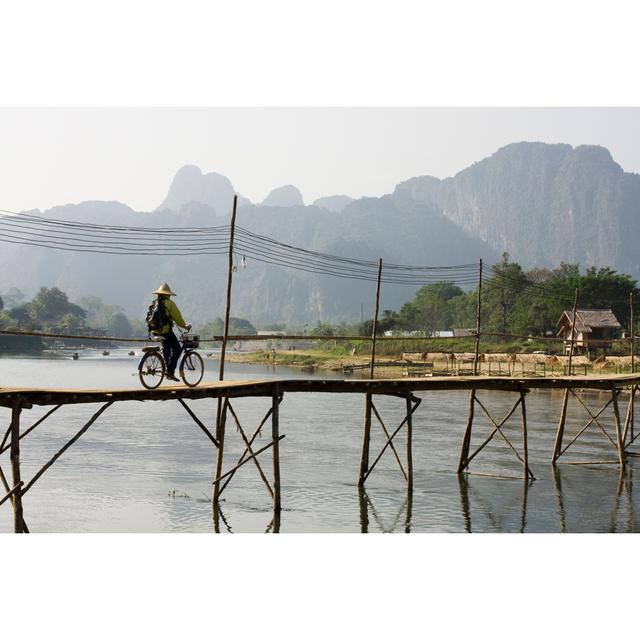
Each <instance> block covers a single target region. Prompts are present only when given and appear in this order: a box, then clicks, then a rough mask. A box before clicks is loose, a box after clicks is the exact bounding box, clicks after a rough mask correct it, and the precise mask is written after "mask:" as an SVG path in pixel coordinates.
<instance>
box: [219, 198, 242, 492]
mask: <svg viewBox="0 0 640 640" xmlns="http://www.w3.org/2000/svg"><path fill="white" fill-rule="evenodd" d="M237 207H238V196H237V194H234V195H233V211H232V213H231V229H230V233H229V252H228V256H227V296H226V302H225V308H224V328H223V335H222V345H221V347H220V366H219V370H218V380H224V360H225V357H226V353H227V340H228V338H229V318H230V314H231V285H232V282H233V240H234V237H235V231H236V212H237ZM222 405H223V400H222V397H220V398H218V408H217V411H216V440H218V442H220V443H221V440H220V434H219V433H218V431H220V427H221V423H222V422H223V420H224V417H223V415H222ZM222 454H223V452H222V444H220V446H219V447H218V455H217V457H216V477H219V476H220V471H221V470H222V467H221V466H220V465H222ZM218 463H219V464H218ZM219 488H220V485H219V484H215V485H214V489H213V492H214V497H213V501H214V502H217V499H218V490H219Z"/></svg>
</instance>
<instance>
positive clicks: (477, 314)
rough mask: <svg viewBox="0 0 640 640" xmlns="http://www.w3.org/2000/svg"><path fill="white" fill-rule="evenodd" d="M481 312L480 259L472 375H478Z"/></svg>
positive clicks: (480, 264)
mask: <svg viewBox="0 0 640 640" xmlns="http://www.w3.org/2000/svg"><path fill="white" fill-rule="evenodd" d="M481 311H482V258H480V263H479V269H478V301H477V305H476V353H475V357H474V359H473V375H474V376H477V375H478V360H479V358H480V312H481Z"/></svg>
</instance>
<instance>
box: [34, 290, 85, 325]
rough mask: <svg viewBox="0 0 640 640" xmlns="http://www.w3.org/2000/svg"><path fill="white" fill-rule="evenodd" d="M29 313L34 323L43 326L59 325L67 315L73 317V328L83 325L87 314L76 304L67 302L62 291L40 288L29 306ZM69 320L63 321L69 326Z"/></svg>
mask: <svg viewBox="0 0 640 640" xmlns="http://www.w3.org/2000/svg"><path fill="white" fill-rule="evenodd" d="M29 313H30V314H31V317H32V319H33V320H34V321H35V322H38V323H40V324H43V325H47V324H48V325H51V324H56V323H61V322H62V320H63V318H64V317H65V316H67V315H70V316H73V318H74V319H75V320H74V326H77V327H80V326H82V324H83V323H84V320H85V318H86V316H87V312H86V311H85V310H84V309H83V308H82V307H79V306H78V305H76V304H73V303H71V302H69V298H68V297H67V294H66V293H64V291H61V290H60V289H58V287H52V288H50V289H48V288H47V287H41V288H40V290H39V291H38V293H37V294H36V295H35V297H34V298H33V300H32V301H31V304H30V305H29ZM70 322H71V320H69V319H68V318H67V319H66V320H65V324H67V325H69V323H70Z"/></svg>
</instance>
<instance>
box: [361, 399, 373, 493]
mask: <svg viewBox="0 0 640 640" xmlns="http://www.w3.org/2000/svg"><path fill="white" fill-rule="evenodd" d="M364 403H365V404H364V433H363V434H362V451H361V453H360V473H359V475H358V486H359V487H363V486H364V479H365V477H366V475H367V471H369V444H370V442H371V405H372V400H371V394H370V393H365V394H364Z"/></svg>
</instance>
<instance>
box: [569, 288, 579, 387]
mask: <svg viewBox="0 0 640 640" xmlns="http://www.w3.org/2000/svg"><path fill="white" fill-rule="evenodd" d="M577 313H578V289H577V288H576V294H575V297H574V299H573V313H572V317H571V343H570V346H569V375H570V376H571V375H573V372H572V371H571V361H572V359H573V349H574V347H575V343H576V314H577Z"/></svg>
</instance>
